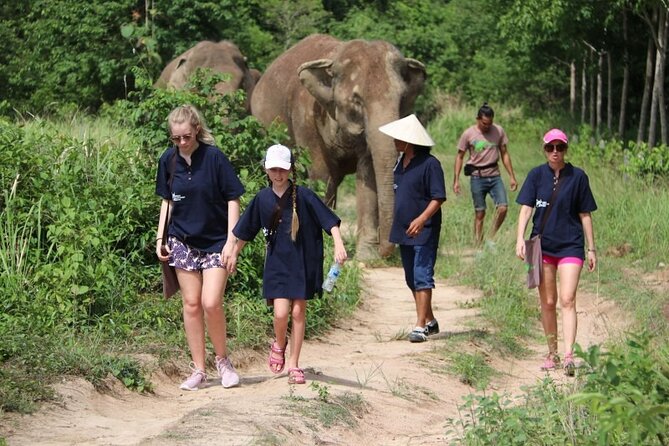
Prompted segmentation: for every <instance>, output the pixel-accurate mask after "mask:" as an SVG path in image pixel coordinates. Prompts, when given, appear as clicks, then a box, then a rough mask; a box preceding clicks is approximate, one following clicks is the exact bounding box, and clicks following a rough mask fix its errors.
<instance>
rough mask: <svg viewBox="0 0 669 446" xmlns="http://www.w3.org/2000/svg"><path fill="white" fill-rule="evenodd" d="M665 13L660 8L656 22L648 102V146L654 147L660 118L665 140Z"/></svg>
mask: <svg viewBox="0 0 669 446" xmlns="http://www.w3.org/2000/svg"><path fill="white" fill-rule="evenodd" d="M666 35H667V11H666V9H664V8H663V7H660V12H659V17H658V20H657V41H656V42H655V70H654V71H655V74H654V77H653V92H652V98H651V102H650V119H649V123H648V146H649V147H655V144H656V142H657V137H656V132H657V120H658V115H659V118H660V126H661V134H660V137H661V139H662V142H663V143H665V142H666V140H667V135H666V133H667V130H666V116H665V112H664V85H663V84H664V58H665V54H666V51H665V47H666V39H667V36H666Z"/></svg>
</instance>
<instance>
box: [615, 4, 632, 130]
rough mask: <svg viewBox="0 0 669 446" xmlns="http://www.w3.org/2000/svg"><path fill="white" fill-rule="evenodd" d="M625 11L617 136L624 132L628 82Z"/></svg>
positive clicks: (624, 16) (624, 13)
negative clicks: (621, 82) (621, 83)
mask: <svg viewBox="0 0 669 446" xmlns="http://www.w3.org/2000/svg"><path fill="white" fill-rule="evenodd" d="M627 43H628V42H627V13H626V12H625V10H624V9H623V86H622V90H621V92H620V115H619V117H618V138H621V139H622V137H623V135H624V133H625V118H626V116H625V114H626V112H627V95H628V90H629V83H630V67H629V51H628V49H627Z"/></svg>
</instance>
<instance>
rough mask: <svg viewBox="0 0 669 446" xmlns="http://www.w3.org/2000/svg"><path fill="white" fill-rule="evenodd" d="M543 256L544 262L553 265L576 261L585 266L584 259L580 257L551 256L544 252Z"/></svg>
mask: <svg viewBox="0 0 669 446" xmlns="http://www.w3.org/2000/svg"><path fill="white" fill-rule="evenodd" d="M542 258H543V262H544V263H548V264H549V265H553V266H558V265H563V264H565V263H575V264H577V265H579V266H583V259H579V258H578V257H554V256H549V255H548V254H543V255H542Z"/></svg>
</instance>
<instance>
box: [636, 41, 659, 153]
mask: <svg viewBox="0 0 669 446" xmlns="http://www.w3.org/2000/svg"><path fill="white" fill-rule="evenodd" d="M654 55H655V43H654V41H653V38H652V37H649V38H648V50H647V51H646V75H645V76H644V83H643V96H642V98H641V110H640V112H639V131H638V132H637V137H636V142H637V143H641V142H642V141H644V140H645V139H646V138H645V130H646V122H647V121H648V106H649V104H650V92H651V90H652V88H653V64H654Z"/></svg>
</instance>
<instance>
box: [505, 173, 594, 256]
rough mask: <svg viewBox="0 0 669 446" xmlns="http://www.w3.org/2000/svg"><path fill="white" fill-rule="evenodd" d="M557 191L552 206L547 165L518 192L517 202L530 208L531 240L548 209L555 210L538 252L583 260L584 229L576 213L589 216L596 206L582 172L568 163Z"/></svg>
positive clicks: (545, 228) (586, 178)
mask: <svg viewBox="0 0 669 446" xmlns="http://www.w3.org/2000/svg"><path fill="white" fill-rule="evenodd" d="M560 177H561V180H560V188H559V189H558V191H557V195H556V198H555V201H556V202H555V204H553V203H549V201H550V199H551V197H552V195H553V182H554V173H553V169H551V167H550V166H549V165H548V163H546V164H542V165H541V166H537V167H535V168H534V169H532V170H531V171H530V172H529V173H528V174H527V178H526V179H525V182H524V183H523V186H522V187H521V188H520V192H519V193H518V197H517V198H516V202H517V203H518V204H522V205H526V206H530V207H533V208H534V209H535V211H534V217H533V219H532V224H533V227H532V236H534V235H536V234H537V233H538V232H539V230H540V229H541V228H539V226H540V225H541V222H542V220H543V218H544V213H545V212H546V210H547V208H548V206H555V207H554V208H553V210H552V211H551V213H550V214H549V216H548V220H547V221H546V224H545V226H544V229H543V233H542V234H541V249H542V251H543V252H544V253H545V254H548V255H551V256H555V257H578V258H581V259H582V258H584V237H583V225H582V224H581V218H580V217H579V213H583V212H592V211H594V210H596V209H597V203H595V198H594V197H593V195H592V191H591V190H590V182H589V181H588V176H587V175H586V174H585V172H583V170H581V169H579V168H578V167H574V166H572V165H571V163H567V164H566V165H565V167H564V168H563V169H562V170H561V171H560Z"/></svg>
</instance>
